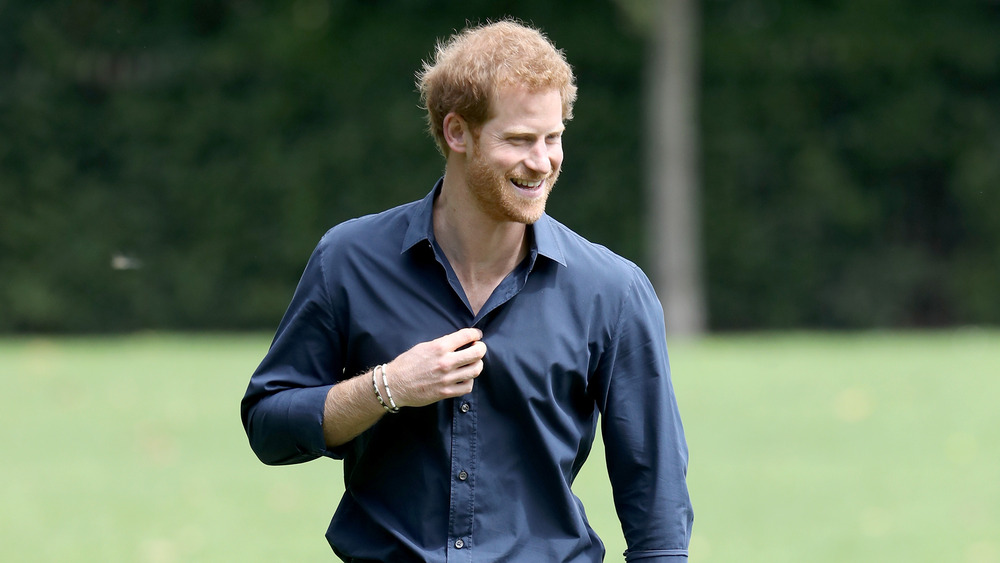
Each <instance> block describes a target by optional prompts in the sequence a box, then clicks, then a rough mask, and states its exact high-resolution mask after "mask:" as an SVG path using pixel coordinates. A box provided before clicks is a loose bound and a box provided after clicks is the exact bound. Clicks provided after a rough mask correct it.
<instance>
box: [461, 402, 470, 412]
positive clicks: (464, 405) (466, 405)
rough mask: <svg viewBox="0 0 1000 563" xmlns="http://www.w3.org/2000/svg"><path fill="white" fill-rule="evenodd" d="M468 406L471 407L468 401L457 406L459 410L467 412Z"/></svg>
mask: <svg viewBox="0 0 1000 563" xmlns="http://www.w3.org/2000/svg"><path fill="white" fill-rule="evenodd" d="M470 408H472V407H470V406H469V403H462V406H461V407H458V410H460V411H462V412H469V409H470Z"/></svg>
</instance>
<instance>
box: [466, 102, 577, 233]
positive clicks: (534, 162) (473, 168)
mask: <svg viewBox="0 0 1000 563" xmlns="http://www.w3.org/2000/svg"><path fill="white" fill-rule="evenodd" d="M493 102H494V103H493V107H492V108H491V109H492V117H491V118H490V119H489V120H487V121H486V123H484V124H483V125H482V126H481V127H480V128H479V131H478V135H477V136H474V137H473V139H472V141H471V143H470V145H471V146H470V148H469V151H468V153H467V158H468V160H467V164H466V177H465V182H466V185H467V186H468V189H469V191H470V193H471V195H472V197H473V199H474V200H475V201H476V203H477V204H478V206H479V208H480V210H481V211H483V212H484V213H485V214H486V215H487V216H489V217H491V218H493V219H495V220H497V221H513V222H517V223H524V224H531V223H534V222H535V221H537V220H538V218H539V217H541V216H542V213H544V212H545V202H546V200H547V199H548V196H549V193H550V192H551V191H552V187H553V186H554V185H555V183H556V179H557V178H558V177H559V169H560V166H561V165H562V159H563V152H562V132H563V129H564V127H563V121H562V115H563V108H562V98H561V96H560V94H559V92H558V91H557V90H546V91H542V92H531V91H528V90H526V89H523V88H512V87H508V88H502V89H501V90H499V92H498V95H497V96H496V98H495V99H494V101H493Z"/></svg>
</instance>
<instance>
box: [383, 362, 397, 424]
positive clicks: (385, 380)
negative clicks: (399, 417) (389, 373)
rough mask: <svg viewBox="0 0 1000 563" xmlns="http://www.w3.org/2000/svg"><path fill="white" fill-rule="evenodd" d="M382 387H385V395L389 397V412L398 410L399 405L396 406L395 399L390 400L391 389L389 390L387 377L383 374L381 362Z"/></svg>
mask: <svg viewBox="0 0 1000 563" xmlns="http://www.w3.org/2000/svg"><path fill="white" fill-rule="evenodd" d="M382 387H385V396H386V397H388V398H389V406H390V407H392V408H390V409H389V412H391V413H397V412H399V407H397V406H396V401H393V400H392V391H390V390H389V379H388V378H387V377H386V376H385V364H382Z"/></svg>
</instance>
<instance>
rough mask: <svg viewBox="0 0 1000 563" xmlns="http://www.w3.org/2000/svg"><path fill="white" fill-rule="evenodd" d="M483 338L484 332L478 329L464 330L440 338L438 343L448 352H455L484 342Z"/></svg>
mask: <svg viewBox="0 0 1000 563" xmlns="http://www.w3.org/2000/svg"><path fill="white" fill-rule="evenodd" d="M482 338H483V331H481V330H479V329H478V328H463V329H461V330H457V331H455V332H453V333H451V334H446V335H444V336H442V337H441V338H438V339H437V341H438V343H440V344H441V345H442V346H444V347H445V349H446V350H452V351H454V350H458V349H459V348H461V347H462V346H468V345H469V344H471V343H473V342H476V341H478V340H482Z"/></svg>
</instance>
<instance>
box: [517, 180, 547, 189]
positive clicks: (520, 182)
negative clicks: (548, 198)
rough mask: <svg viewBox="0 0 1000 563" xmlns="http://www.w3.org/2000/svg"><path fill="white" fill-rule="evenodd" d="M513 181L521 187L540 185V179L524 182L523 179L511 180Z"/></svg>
mask: <svg viewBox="0 0 1000 563" xmlns="http://www.w3.org/2000/svg"><path fill="white" fill-rule="evenodd" d="M513 182H514V183H515V184H517V185H518V186H521V187H523V188H537V187H538V186H541V185H542V181H541V180H536V181H534V182H525V181H524V180H513Z"/></svg>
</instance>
